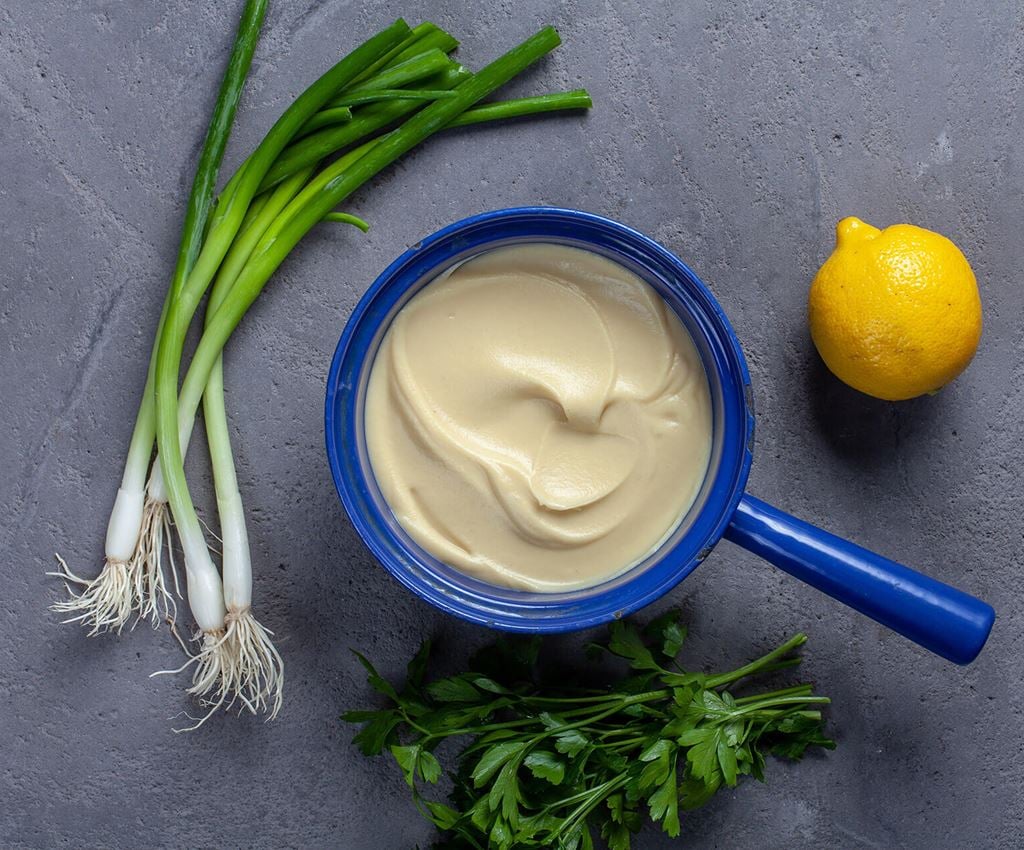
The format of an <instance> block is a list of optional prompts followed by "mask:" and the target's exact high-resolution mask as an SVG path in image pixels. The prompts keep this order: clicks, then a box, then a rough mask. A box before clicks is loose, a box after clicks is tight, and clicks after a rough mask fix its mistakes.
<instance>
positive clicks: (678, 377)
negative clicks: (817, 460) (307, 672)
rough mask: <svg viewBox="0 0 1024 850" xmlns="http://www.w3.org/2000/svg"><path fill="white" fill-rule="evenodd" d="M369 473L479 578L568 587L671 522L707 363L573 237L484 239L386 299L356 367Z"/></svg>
mask: <svg viewBox="0 0 1024 850" xmlns="http://www.w3.org/2000/svg"><path fill="white" fill-rule="evenodd" d="M365 424H366V439H367V448H368V451H369V456H370V462H371V465H372V467H373V473H374V476H375V478H376V480H377V482H378V484H379V486H380V488H381V491H382V493H383V495H384V498H385V499H386V500H387V502H388V504H389V505H390V507H391V509H392V511H393V512H394V514H395V516H396V517H397V519H398V521H399V522H400V523H401V525H402V526H403V527H404V528H405V529H406V531H407V532H408V533H409V534H410V536H411V537H412V538H413V539H414V540H416V541H417V542H418V543H419V544H420V545H421V546H422V547H423V548H424V549H426V550H427V551H428V552H430V553H432V554H433V555H434V556H436V557H437V558H439V559H441V560H442V561H445V562H447V563H448V564H451V565H452V566H453V567H455V568H456V569H458V570H461V571H463V572H466V573H469V574H471V575H473V576H476V577H478V578H480V579H482V580H484V581H487V582H490V583H492V584H500V585H507V586H511V587H516V588H522V589H529V590H535V591H542V592H557V591H562V590H568V589H572V588H579V587H586V586H589V585H593V584H597V583H599V582H601V581H602V580H604V579H607V578H610V577H612V576H614V575H616V574H618V573H620V572H622V571H624V570H625V569H627V568H628V567H630V566H632V565H634V564H635V563H637V562H638V561H640V560H642V559H643V558H644V557H645V556H647V555H648V554H649V553H650V552H651V551H652V550H654V549H655V548H656V547H657V546H658V545H659V544H660V543H661V542H662V541H663V540H664V539H665V538H666V537H667V536H668V535H669V534H670V533H671V532H672V531H673V530H674V529H675V527H676V526H677V525H678V524H679V521H680V519H681V518H682V517H683V515H684V514H685V513H686V511H687V510H688V509H689V507H690V506H691V505H692V504H693V501H694V499H695V498H696V496H697V493H698V491H699V490H700V487H701V484H702V482H703V480H704V475H705V472H706V470H707V466H708V458H709V455H710V451H711V402H710V397H709V391H708V383H707V378H706V377H705V374H704V370H703V367H702V365H701V362H700V359H699V356H698V354H697V351H696V349H695V347H694V344H693V341H692V340H691V339H690V336H689V334H688V333H687V332H686V330H685V329H684V328H683V326H682V324H681V323H680V321H679V319H678V317H677V316H676V315H675V314H674V313H673V312H672V310H671V309H669V308H668V307H667V306H666V304H665V302H664V301H663V300H662V298H661V297H660V296H659V295H658V294H657V293H656V292H655V291H654V290H653V289H652V288H651V287H650V286H649V285H648V284H646V283H645V282H644V281H643V280H641V279H640V278H639V277H638V276H636V275H635V274H633V273H632V272H630V271H629V270H628V269H626V268H624V267H623V266H621V265H619V264H618V263H615V262H613V261H611V260H609V259H606V258H604V257H601V256H599V255H597V254H594V253H591V252H589V251H584V250H580V249H577V248H571V247H568V246H564V245H555V244H543V243H529V244H523V245H515V246H510V247H503V248H498V249H494V250H491V251H488V252H486V253H484V254H481V255H479V256H477V257H475V258H473V259H470V260H469V261H467V262H465V263H463V264H462V265H459V266H457V267H456V268H455V269H454V270H452V271H449V272H446V273H444V274H442V275H441V276H439V277H438V278H437V279H435V280H434V281H432V282H430V283H429V284H427V285H426V286H425V287H424V288H423V289H422V290H420V291H419V292H418V293H417V294H416V295H415V296H413V298H412V299H410V301H409V302H408V303H407V304H406V305H405V306H404V307H403V308H402V309H401V310H400V311H399V313H398V314H397V316H396V317H395V319H394V321H393V323H392V325H391V327H390V328H389V330H388V331H387V333H386V335H385V337H384V339H383V341H382V343H381V347H380V350H379V352H378V354H377V356H376V359H375V361H374V363H373V366H372V371H371V374H370V379H369V385H368V388H367V397H366V422H365Z"/></svg>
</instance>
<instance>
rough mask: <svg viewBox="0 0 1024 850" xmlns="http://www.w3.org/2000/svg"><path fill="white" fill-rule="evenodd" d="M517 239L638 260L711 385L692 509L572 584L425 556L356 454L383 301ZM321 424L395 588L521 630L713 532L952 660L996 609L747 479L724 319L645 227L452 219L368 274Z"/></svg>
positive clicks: (399, 302)
mask: <svg viewBox="0 0 1024 850" xmlns="http://www.w3.org/2000/svg"><path fill="white" fill-rule="evenodd" d="M516 242H558V243H563V244H567V245H573V246H576V247H580V248H585V249H587V250H590V251H595V252H597V253H599V254H603V255H605V256H607V257H609V258H611V259H613V260H616V261H617V262H619V263H621V264H623V265H625V266H626V267H628V268H630V269H632V270H633V271H635V272H636V273H637V274H639V275H640V276H641V277H642V278H644V279H645V280H646V281H648V282H649V283H650V284H651V285H652V286H653V287H654V288H655V289H657V290H658V292H659V293H661V295H662V297H663V298H664V299H665V301H666V302H667V303H668V305H669V306H670V307H671V308H672V309H673V310H675V312H676V313H677V314H678V315H679V318H680V319H681V320H682V322H683V324H684V325H685V326H686V328H687V329H688V330H689V332H690V334H691V335H692V336H693V339H694V341H695V342H696V344H697V348H698V350H699V352H700V355H701V358H702V360H703V363H704V368H705V370H706V372H707V378H708V383H709V384H710V387H711V397H712V406H713V446H712V455H711V462H710V465H709V468H708V472H707V477H706V479H705V481H704V484H703V487H702V489H701V491H700V494H699V496H698V498H697V500H696V502H695V503H694V504H693V507H692V508H691V509H690V510H689V512H688V513H687V515H686V516H685V517H684V518H683V519H682V521H681V522H680V524H679V527H678V528H677V529H676V531H675V532H674V533H673V534H672V535H671V536H670V537H669V538H668V539H667V540H666V541H665V542H664V543H663V544H662V545H661V546H660V547H659V548H658V549H657V550H656V551H655V552H654V553H653V554H651V555H650V556H649V557H648V558H646V559H645V560H644V561H643V562H642V563H640V564H637V565H636V566H635V567H633V568H632V569H630V570H628V571H626V572H625V573H623V574H622V575H619V576H618V577H616V578H614V579H611V580H610V581H606V582H604V583H602V584H599V585H597V586H595V587H589V588H586V589H583V590H573V591H568V592H564V593H554V594H550V593H531V592H524V591H518V590H510V589H508V588H503V587H497V586H494V585H490V584H487V583H485V582H482V581H479V580H477V579H474V578H471V577H469V576H467V575H465V574H463V573H461V572H459V571H457V570H455V569H453V568H452V567H450V566H448V565H447V564H445V563H442V562H441V561H439V560H437V559H436V558H434V557H433V556H431V555H430V554H429V553H428V552H426V551H424V550H423V548H422V547H420V546H419V545H417V544H416V543H415V542H414V541H413V540H412V539H411V538H410V537H409V535H408V534H407V533H406V532H405V531H404V530H403V528H402V527H401V525H400V524H399V523H398V521H397V520H396V519H395V517H394V515H393V514H392V513H391V511H390V509H389V508H388V506H387V503H386V502H385V500H384V498H383V496H382V495H381V492H380V490H379V488H378V487H377V484H376V482H375V481H374V478H373V472H372V469H371V466H370V462H369V458H368V456H367V450H366V439H365V434H364V417H363V408H364V402H365V397H366V384H367V379H368V377H369V372H370V367H371V365H372V363H373V359H374V356H375V355H376V352H377V348H378V346H379V345H380V341H381V338H382V337H383V335H384V333H385V331H386V330H387V328H388V325H389V323H390V322H391V320H392V318H393V317H394V315H395V314H396V313H397V311H398V310H399V309H401V307H402V306H403V304H405V302H406V301H408V299H409V298H410V297H411V296H412V295H413V294H414V293H415V292H416V291H417V290H418V289H419V288H420V287H421V286H423V285H425V284H426V283H428V282H430V281H431V280H432V279H433V278H434V277H436V276H437V275H438V274H440V273H441V272H442V271H444V270H445V269H447V268H449V267H450V266H452V265H453V264H455V263H458V262H461V261H463V260H465V259H467V258H468V257H471V256H473V255H474V254H478V253H480V252H482V251H485V250H488V249H491V248H496V247H498V246H501V245H508V244H512V243H516ZM326 429H327V454H328V457H329V459H330V465H331V472H332V474H333V476H334V481H335V484H336V485H337V488H338V492H339V494H340V495H341V500H342V502H343V503H344V505H345V509H346V511H347V512H348V515H349V517H350V518H351V520H352V524H353V525H354V526H355V528H356V530H357V531H358V532H359V534H360V536H361V537H362V538H363V540H364V541H365V542H366V545H367V546H368V547H369V548H370V550H371V551H372V552H373V554H374V555H375V556H376V557H377V559H378V560H379V561H380V562H381V564H383V565H384V567H386V568H387V569H388V570H389V571H390V572H391V573H392V575H394V576H395V578H397V579H398V580H399V581H400V582H401V583H402V584H404V585H405V586H406V587H407V588H409V589H410V590H412V591H413V592H414V593H417V594H419V595H420V596H421V597H423V598H424V599H426V600H427V601H428V602H431V603H433V604H434V605H436V606H437V607H439V608H441V609H443V610H444V611H447V612H449V613H451V614H455V615H457V616H459V617H462V618H464V619H466V620H470V621H472V622H475V623H481V624H483V625H486V626H491V627H494V628H498V629H505V630H509V631H518V632H560V631H571V630H575V629H582V628H586V627H588V626H593V625H595V624H597V623H602V622H606V621H608V620H611V619H613V618H615V617H621V616H624V615H626V614H629V613H630V612H632V611H635V610H637V609H638V608H642V607H643V606H644V605H647V604H648V603H650V602H653V601H654V600H655V599H657V598H658V597H660V596H662V595H663V594H665V593H666V592H667V591H669V590H670V589H671V588H673V587H675V586H676V585H677V584H678V583H679V582H680V581H682V580H683V579H684V578H686V576H688V575H689V574H690V573H691V572H692V571H693V570H694V569H695V568H696V566H697V565H698V564H699V563H700V562H701V561H703V560H704V558H706V557H707V555H708V553H709V552H711V550H712V549H713V548H714V546H715V544H717V543H718V541H719V540H721V539H722V538H723V537H725V538H726V539H728V540H731V541H732V542H733V543H737V544H739V545H740V546H743V547H745V548H746V549H749V550H750V551H752V552H756V553H757V554H758V555H760V556H762V557H763V558H765V559H766V560H768V561H770V562H771V563H773V564H775V566H777V567H779V568H781V569H783V570H785V571H786V572H788V573H791V574H792V575H794V576H796V577H797V578H799V579H801V580H802V581H805V582H807V583H808V584H811V585H813V586H814V587H816V588H818V589H819V590H822V591H824V592H825V593H827V594H828V595H829V596H832V597H834V598H836V599H838V600H840V601H841V602H843V603H845V604H846V605H849V606H851V607H852V608H855V609H857V610H858V611H860V612H862V613H864V614H866V615H867V616H869V617H871V618H872V619H874V620H877V621H878V622H880V623H883V624H884V625H886V626H888V627H889V628H891V629H894V630H895V631H897V632H899V633H900V634H903V635H905V636H906V637H908V638H910V639H911V640H913V641H915V642H917V643H919V644H921V645H922V646H924V647H926V648H928V649H930V650H931V651H932V652H936V653H938V654H939V655H941V656H943V657H945V658H948V659H950V660H951V661H955V662H957V663H958V664H967V663H969V662H970V661H972V660H973V659H974V658H975V656H977V654H978V652H979V651H980V650H981V647H982V646H983V645H984V643H985V640H986V638H987V637H988V634H989V631H990V630H991V628H992V622H993V620H994V618H995V612H994V611H993V610H992V608H991V607H990V606H989V605H987V604H986V603H984V602H982V601H981V600H980V599H976V598H975V597H973V596H969V595H968V594H966V593H964V592H962V591H960V590H957V589H956V588H953V587H950V586H949V585H946V584H943V583H942V582H939V581H936V580H935V579H932V578H929V577H928V576H925V575H922V574H921V573H918V572H915V571H914V570H911V569H909V568H908V567H905V566H902V565H901V564H897V563H894V562H893V561H890V560H888V559H887V558H883V557H882V556H881V555H876V554H875V553H873V552H869V551H868V550H866V549H863V548H861V547H860V546H856V545H854V544H853V543H849V542H847V541H845V540H842V539H840V538H839V537H836V536H834V535H832V534H829V533H828V532H826V531H822V530H821V529H818V528H815V527H814V526H812V525H809V524H807V523H805V522H802V521H801V520H799V519H796V518H795V517H792V516H789V515H788V514H786V513H784V512H782V511H780V510H778V509H777V508H773V507H772V506H770V505H767V504H765V503H764V502H762V501H760V500H758V499H756V498H754V497H753V496H750V495H747V494H746V493H745V492H744V488H745V486H746V483H747V475H748V473H749V470H750V461H751V452H752V448H753V434H754V414H753V409H752V404H751V392H750V376H749V374H748V372H747V366H746V362H745V361H744V358H743V353H742V351H741V349H740V345H739V341H738V340H737V339H736V335H735V333H734V332H733V329H732V327H731V325H730V324H729V321H728V320H727V319H726V317H725V314H724V313H723V312H722V308H721V307H720V306H719V304H718V302H717V301H716V300H715V299H714V297H713V296H712V295H711V293H710V292H709V291H708V288H707V287H706V286H705V285H704V284H703V283H702V282H701V281H700V279H699V278H698V277H697V275H695V274H694V273H693V272H692V271H691V270H690V269H689V268H688V267H687V266H686V265H685V264H684V263H683V262H682V261H680V260H679V258H678V257H676V256H675V255H674V254H672V253H671V252H670V251H668V250H666V249H665V248H663V247H662V246H661V245H659V244H657V243H656V242H654V241H652V240H651V239H649V238H647V237H646V236H644V235H643V234H641V233H638V232H637V231H635V230H632V229H631V228H628V227H626V226H625V225H622V224H619V223H617V222H614V221H610V220H609V219H606V218H602V217H600V216H597V215H592V214H589V213H584V212H579V211H577V210H567V209H554V208H548V207H520V208H515V209H506V210H498V211H496V212H489V213H484V214H482V215H476V216H472V217H470V218H467V219H464V220H463V221H459V222H456V223H455V224H452V225H450V226H448V227H446V228H444V229H443V230H440V231H438V232H437V233H435V234H433V235H432V236H429V237H427V238H426V239H424V240H423V241H422V242H419V243H417V244H416V245H414V246H413V247H412V248H410V249H409V250H408V251H406V252H405V253H404V254H402V256H400V257H399V258H398V259H397V260H395V261H394V262H393V263H392V264H391V265H390V266H388V268H387V269H386V270H385V271H384V273H383V274H381V276H380V277H378V278H377V280H376V281H374V283H373V285H372V286H371V287H370V289H369V290H368V291H367V292H366V294H365V295H364V296H363V298H362V300H360V302H359V304H358V305H357V307H356V309H355V312H354V313H353V314H352V317H351V318H350V319H349V321H348V324H347V325H346V327H345V330H344V333H343V334H342V336H341V340H340V342H339V343H338V348H337V350H336V351H335V354H334V360H333V362H332V364H331V371H330V375H329V377H328V380H327V403H326Z"/></svg>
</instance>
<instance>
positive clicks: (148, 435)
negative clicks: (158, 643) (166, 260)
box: [55, 0, 267, 634]
mask: <svg viewBox="0 0 1024 850" xmlns="http://www.w3.org/2000/svg"><path fill="white" fill-rule="evenodd" d="M266 7H267V0H247V2H246V4H245V8H244V9H243V11H242V16H241V20H240V22H239V26H238V32H237V34H236V36H235V41H234V45H233V46H232V49H231V55H230V57H229V59H228V65H227V68H226V70H225V73H224V79H223V81H222V82H221V86H220V91H219V92H218V95H217V102H216V104H215V106H214V111H213V117H212V119H211V121H210V126H209V128H208V129H207V132H206V138H205V140H204V142H203V148H202V152H201V154H200V157H199V164H198V166H197V168H196V175H195V179H194V180H193V183H192V189H191V192H190V193H189V200H188V206H187V209H186V213H185V223H184V226H183V228H182V236H181V244H180V247H179V249H178V257H177V261H176V263H175V268H174V276H173V278H172V280H171V285H170V288H169V291H168V295H167V299H166V300H165V302H164V308H163V311H162V312H161V315H160V321H159V323H158V325H157V335H156V340H155V341H154V344H153V353H152V355H151V357H150V366H149V370H148V375H147V380H146V387H145V389H144V390H143V397H142V402H141V404H140V406H139V412H138V415H137V417H136V420H135V427H134V429H133V432H132V439H131V444H130V446H129V451H128V457H127V459H126V462H125V469H124V474H123V476H122V479H121V487H120V488H119V489H118V493H117V499H116V500H115V502H114V508H113V510H112V512H111V515H110V520H109V522H108V525H107V539H106V561H105V564H104V567H103V570H102V572H101V573H100V575H99V576H98V577H97V578H95V579H93V580H90V581H83V580H82V579H80V578H79V577H78V576H75V575H74V574H73V573H71V572H70V571H69V570H68V569H67V566H66V565H65V564H64V563H63V561H61V566H62V568H63V569H62V571H61V572H62V574H63V575H64V577H65V578H67V579H70V580H72V581H75V582H78V583H82V584H84V585H85V589H84V590H83V592H82V593H81V594H77V595H76V594H74V593H72V594H71V596H72V598H71V599H69V600H67V601H66V602H61V603H58V604H57V605H56V606H55V608H56V609H57V610H58V611H62V612H67V613H73V614H74V616H73V617H71V620H74V621H80V622H83V623H84V624H86V625H88V626H91V632H90V633H91V634H96V633H98V632H102V631H106V630H115V631H118V632H120V631H121V629H122V628H123V627H124V625H125V623H126V622H127V620H128V619H129V618H130V617H131V614H132V611H133V610H135V609H139V611H140V614H142V615H146V614H150V615H151V616H152V617H153V619H154V620H156V619H157V618H158V614H157V611H156V603H155V600H156V598H157V597H158V596H161V597H163V598H164V600H165V613H166V612H167V607H166V605H167V603H166V600H167V599H168V598H169V596H168V593H167V591H166V587H165V583H164V581H163V578H162V571H158V572H157V573H156V575H151V576H150V590H151V594H150V595H149V597H148V598H149V599H150V600H151V601H152V605H149V604H147V603H146V601H145V600H144V599H143V598H142V594H143V572H144V571H145V570H146V568H147V565H151V564H152V563H153V562H152V560H151V559H150V558H148V557H146V556H144V555H143V556H140V554H139V551H138V544H139V541H140V539H143V535H142V531H143V519H144V517H145V518H147V519H149V520H150V523H151V525H150V526H149V527H150V529H151V532H152V534H153V535H157V536H159V534H160V533H161V532H162V531H163V529H164V527H165V522H164V521H163V520H161V519H159V518H157V519H156V520H154V518H153V516H151V515H150V516H147V511H146V510H145V506H144V500H145V483H146V471H147V469H148V465H149V457H150V454H151V452H152V450H153V438H154V434H155V428H156V426H155V406H154V388H155V385H156V382H155V377H156V365H157V360H158V349H159V347H160V340H161V337H162V331H163V328H164V324H165V321H166V319H167V317H168V315H170V313H171V311H172V308H173V306H174V301H175V298H176V297H177V295H178V294H179V293H180V292H181V290H182V289H183V288H184V286H185V280H186V277H187V275H188V274H189V273H190V272H191V271H192V269H193V266H194V265H195V263H196V256H197V253H198V252H199V247H200V245H201V244H202V239H203V234H204V231H205V229H206V225H207V218H208V215H209V210H210V203H211V201H212V198H213V190H214V185H215V183H216V180H217V171H218V169H219V167H220V161H221V159H222V157H223V155H224V148H225V146H226V145H227V139H228V135H229V134H230V132H231V124H232V122H233V120H234V115H235V110H236V109H237V107H238V100H239V97H240V96H241V93H242V87H243V85H244V84H245V78H246V75H247V74H248V71H249V65H250V64H251V62H252V56H253V52H254V51H255V49H256V43H257V41H258V40H259V32H260V28H261V27H262V25H263V18H264V15H265V13H266ZM154 521H155V523H156V524H155V527H154V526H152V523H153V522H154ZM158 545H159V544H158ZM69 590H70V587H69ZM172 604H173V603H172Z"/></svg>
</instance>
